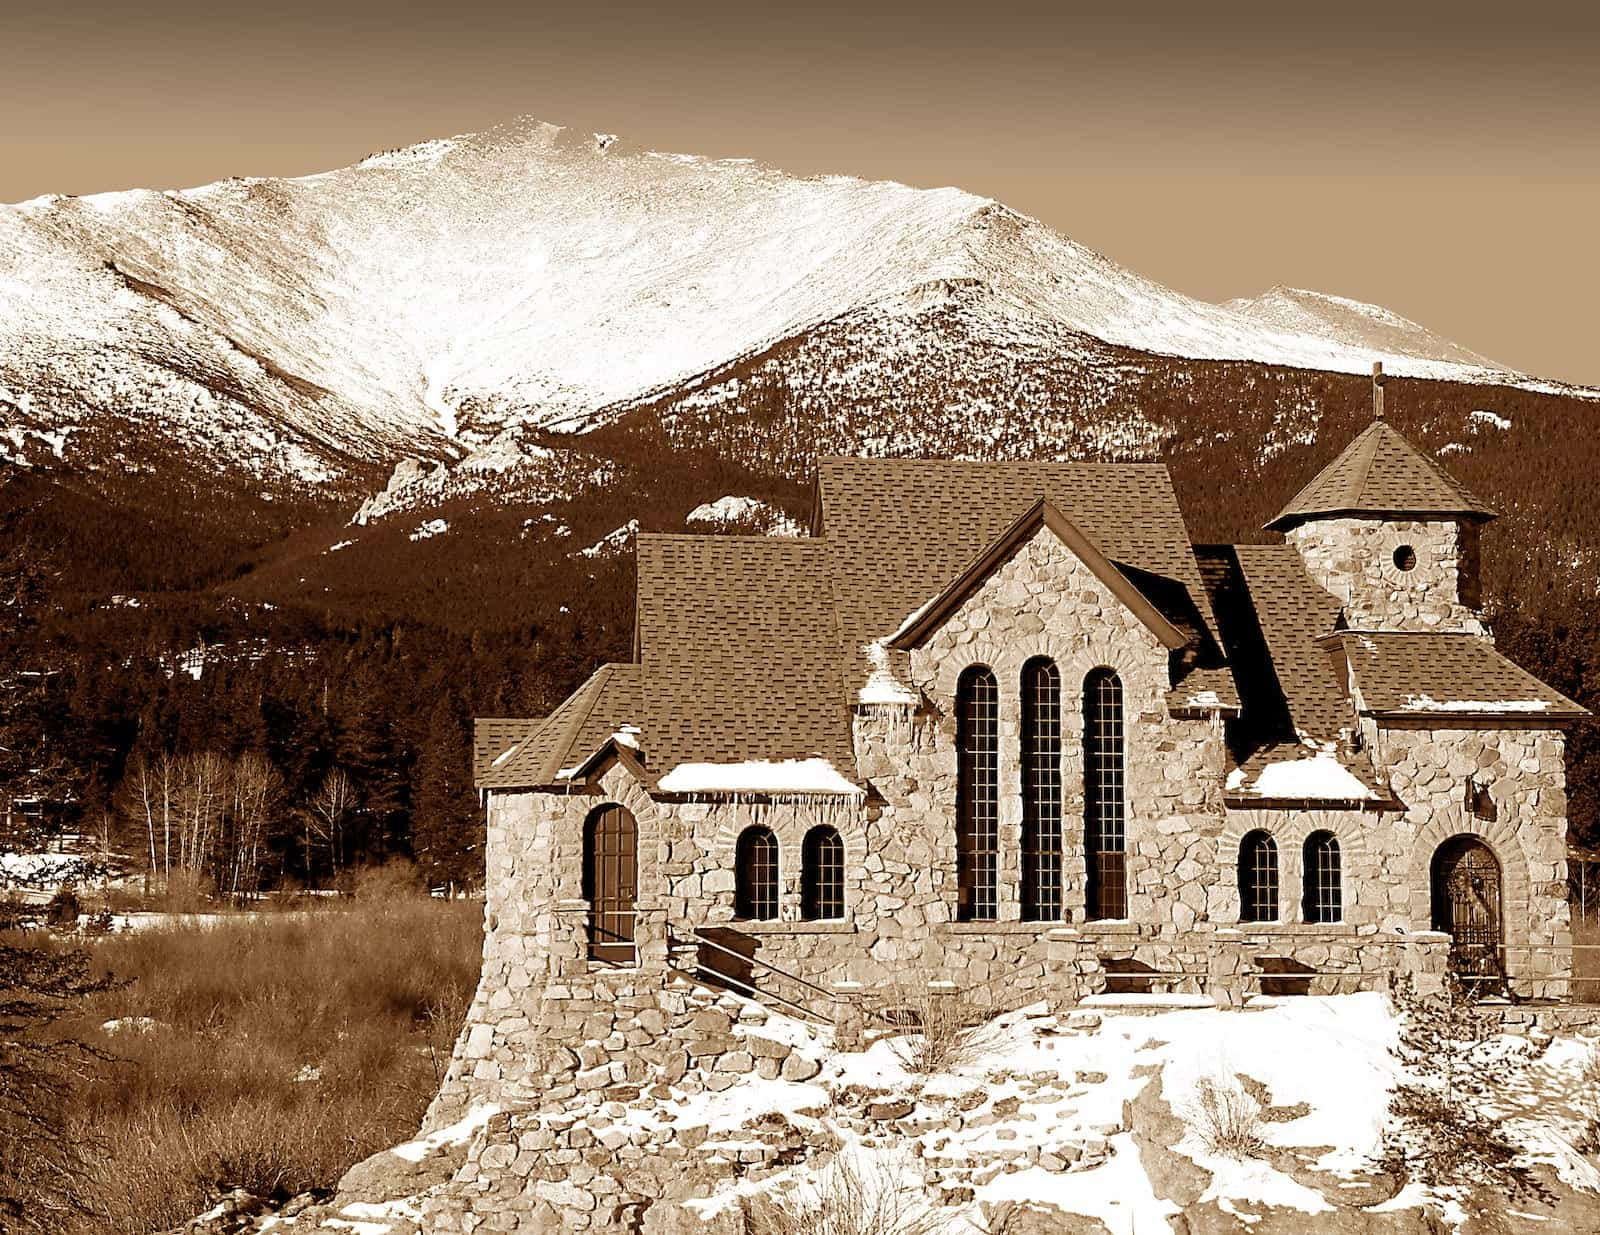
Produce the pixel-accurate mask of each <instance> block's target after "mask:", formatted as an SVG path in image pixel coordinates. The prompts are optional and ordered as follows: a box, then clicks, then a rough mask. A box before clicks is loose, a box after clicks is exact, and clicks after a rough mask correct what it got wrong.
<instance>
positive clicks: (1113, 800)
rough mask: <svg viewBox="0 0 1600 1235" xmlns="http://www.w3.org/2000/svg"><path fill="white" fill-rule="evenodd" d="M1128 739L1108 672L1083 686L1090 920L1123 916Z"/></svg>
mask: <svg viewBox="0 0 1600 1235" xmlns="http://www.w3.org/2000/svg"><path fill="white" fill-rule="evenodd" d="M1126 763H1127V739H1126V724H1125V720H1124V717H1123V704H1122V679H1121V678H1119V677H1118V676H1117V674H1116V671H1115V670H1113V669H1108V668H1104V667H1101V668H1098V669H1094V670H1091V671H1090V673H1089V675H1088V676H1087V677H1086V678H1084V682H1083V827H1084V861H1085V866H1086V868H1087V874H1088V896H1087V912H1088V916H1089V918H1090V919H1107V918H1111V919H1115V918H1125V917H1127V916H1128V882H1127V844H1128V837H1127V797H1126V772H1127V768H1126Z"/></svg>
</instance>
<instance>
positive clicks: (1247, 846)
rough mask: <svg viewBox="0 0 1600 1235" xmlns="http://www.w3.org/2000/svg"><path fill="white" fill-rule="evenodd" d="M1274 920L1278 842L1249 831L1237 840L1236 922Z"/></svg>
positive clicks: (1276, 907)
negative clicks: (1237, 903) (1237, 883)
mask: <svg viewBox="0 0 1600 1235" xmlns="http://www.w3.org/2000/svg"><path fill="white" fill-rule="evenodd" d="M1277 920H1278V842H1277V841H1275V840H1273V839H1272V837H1271V836H1270V835H1269V834H1268V833H1266V832H1259V831H1258V832H1251V833H1249V834H1247V835H1246V836H1245V838H1244V839H1243V840H1242V841H1240V842H1239V921H1241V922H1276V921H1277Z"/></svg>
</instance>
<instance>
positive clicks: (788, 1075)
mask: <svg viewBox="0 0 1600 1235" xmlns="http://www.w3.org/2000/svg"><path fill="white" fill-rule="evenodd" d="M821 1071H822V1065H821V1064H820V1063H818V1062H817V1061H816V1060H815V1059H807V1058H806V1057H805V1056H804V1055H790V1056H789V1058H787V1059H785V1060H784V1061H783V1079H784V1080H786V1081H809V1080H810V1079H811V1078H812V1077H814V1076H816V1075H817V1073H819V1072H821Z"/></svg>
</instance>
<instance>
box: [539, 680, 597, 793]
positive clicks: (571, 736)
mask: <svg viewBox="0 0 1600 1235" xmlns="http://www.w3.org/2000/svg"><path fill="white" fill-rule="evenodd" d="M611 668H612V666H611V663H610V662H607V663H605V664H603V665H601V666H600V667H599V668H598V669H596V670H595V671H594V672H593V673H591V674H590V675H589V679H588V681H586V682H584V684H583V685H582V686H580V687H578V689H577V692H576V695H575V696H574V699H575V700H576V699H577V697H578V696H582V695H583V694H584V692H585V691H588V692H589V694H588V696H587V698H584V699H583V700H582V702H581V703H578V705H577V706H575V707H574V708H573V709H572V712H571V713H570V714H569V715H568V717H567V718H566V724H565V725H564V726H563V727H562V729H561V731H560V733H559V734H558V735H557V736H556V744H555V747H554V749H552V750H551V752H550V760H549V763H547V765H546V766H545V767H543V768H541V769H540V773H541V775H540V777H539V780H540V783H545V782H548V781H550V780H553V779H554V777H555V774H556V773H557V772H558V771H559V770H560V769H561V768H562V766H563V765H564V762H565V760H566V757H567V754H568V752H569V751H570V750H571V749H572V744H573V743H574V742H576V741H577V740H578V733H579V731H580V730H582V728H583V725H584V722H585V721H587V720H588V719H589V715H590V713H592V712H593V711H594V706H595V703H596V702H597V701H598V700H599V698H600V696H601V694H602V693H603V692H604V688H605V680H606V678H607V677H609V676H610V675H611ZM552 763H553V764H554V766H553V767H552V766H549V765H550V764H552Z"/></svg>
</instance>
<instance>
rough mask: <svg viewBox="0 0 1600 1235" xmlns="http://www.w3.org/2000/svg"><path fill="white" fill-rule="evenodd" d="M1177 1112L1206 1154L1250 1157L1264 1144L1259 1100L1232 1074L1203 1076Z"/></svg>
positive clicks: (1259, 1150) (1258, 1151) (1226, 1156)
mask: <svg viewBox="0 0 1600 1235" xmlns="http://www.w3.org/2000/svg"><path fill="white" fill-rule="evenodd" d="M1180 1114H1181V1115H1182V1116H1183V1119H1184V1122H1185V1123H1187V1124H1188V1125H1189V1130H1190V1131H1191V1132H1193V1133H1194V1135H1195V1139H1196V1140H1198V1141H1199V1142H1200V1144H1201V1146H1202V1147H1203V1148H1204V1149H1205V1151H1206V1152H1207V1153H1209V1154H1218V1155H1220V1156H1222V1157H1225V1158H1249V1157H1254V1156H1255V1155H1256V1154H1258V1153H1260V1152H1261V1150H1262V1148H1263V1143H1262V1140H1261V1124H1262V1120H1261V1104H1260V1103H1259V1102H1257V1101H1256V1099H1255V1098H1254V1097H1253V1096H1252V1095H1251V1094H1250V1093H1249V1092H1248V1091H1247V1090H1246V1089H1245V1087H1244V1086H1243V1085H1242V1084H1240V1083H1239V1081H1238V1080H1236V1079H1235V1078H1233V1077H1231V1076H1202V1077H1201V1078H1200V1079H1199V1080H1198V1081H1196V1082H1195V1086H1194V1094H1193V1096H1192V1097H1191V1098H1190V1099H1189V1101H1188V1102H1187V1103H1185V1104H1184V1105H1183V1108H1182V1110H1181V1111H1180Z"/></svg>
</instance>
